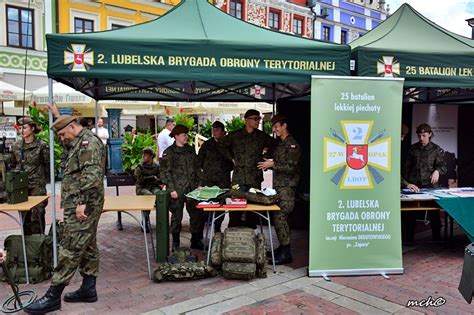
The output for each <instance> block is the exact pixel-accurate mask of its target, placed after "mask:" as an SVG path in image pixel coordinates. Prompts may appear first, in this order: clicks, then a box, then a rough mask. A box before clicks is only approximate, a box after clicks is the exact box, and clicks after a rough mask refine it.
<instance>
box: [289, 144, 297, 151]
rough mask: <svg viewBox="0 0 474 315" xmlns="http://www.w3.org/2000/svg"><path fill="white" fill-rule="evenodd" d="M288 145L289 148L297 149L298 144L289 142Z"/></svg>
mask: <svg viewBox="0 0 474 315" xmlns="http://www.w3.org/2000/svg"><path fill="white" fill-rule="evenodd" d="M289 147H290V149H293V150H295V149H297V148H298V145H297V144H290V146H289Z"/></svg>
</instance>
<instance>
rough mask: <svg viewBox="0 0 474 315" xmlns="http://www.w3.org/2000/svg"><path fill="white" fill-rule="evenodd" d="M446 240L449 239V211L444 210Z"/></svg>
mask: <svg viewBox="0 0 474 315" xmlns="http://www.w3.org/2000/svg"><path fill="white" fill-rule="evenodd" d="M444 241H445V242H446V241H448V213H447V212H446V211H445V212H444Z"/></svg>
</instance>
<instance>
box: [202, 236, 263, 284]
mask: <svg viewBox="0 0 474 315" xmlns="http://www.w3.org/2000/svg"><path fill="white" fill-rule="evenodd" d="M265 252H266V245H265V237H264V235H263V234H261V233H258V234H257V235H255V232H254V230H252V229H250V228H246V227H232V228H227V229H226V230H225V231H224V233H223V234H222V233H216V235H215V236H214V238H213V241H212V248H211V262H212V265H213V266H214V267H215V268H216V269H222V276H223V277H224V278H227V279H240V280H250V279H254V278H256V277H259V278H266V277H267V271H266V268H265V266H266V256H265V255H266V253H265Z"/></svg>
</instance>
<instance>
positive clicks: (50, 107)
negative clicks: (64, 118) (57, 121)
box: [48, 102, 59, 118]
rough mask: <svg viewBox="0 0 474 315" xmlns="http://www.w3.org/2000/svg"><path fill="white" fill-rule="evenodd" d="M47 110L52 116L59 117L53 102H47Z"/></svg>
mask: <svg viewBox="0 0 474 315" xmlns="http://www.w3.org/2000/svg"><path fill="white" fill-rule="evenodd" d="M48 110H49V111H50V112H51V114H53V117H56V118H57V117H59V110H58V107H57V106H56V103H55V102H53V103H50V104H48Z"/></svg>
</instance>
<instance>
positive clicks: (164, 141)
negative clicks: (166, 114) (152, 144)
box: [156, 118, 176, 158]
mask: <svg viewBox="0 0 474 315" xmlns="http://www.w3.org/2000/svg"><path fill="white" fill-rule="evenodd" d="M175 126H176V122H175V121H174V119H173V118H166V124H165V127H164V128H163V130H161V132H160V133H159V134H158V146H157V148H156V149H157V151H158V157H159V158H162V157H163V152H165V150H166V149H167V148H168V147H169V146H170V145H172V144H173V143H174V137H173V138H171V137H170V133H171V130H173V128H174V127H175Z"/></svg>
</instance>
